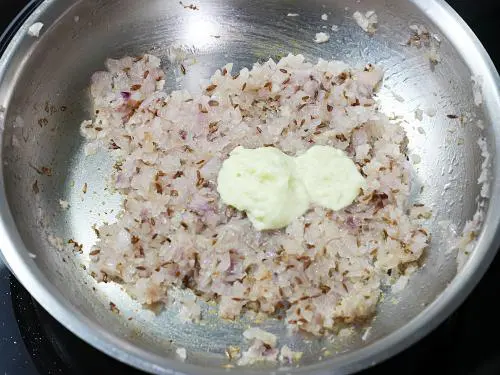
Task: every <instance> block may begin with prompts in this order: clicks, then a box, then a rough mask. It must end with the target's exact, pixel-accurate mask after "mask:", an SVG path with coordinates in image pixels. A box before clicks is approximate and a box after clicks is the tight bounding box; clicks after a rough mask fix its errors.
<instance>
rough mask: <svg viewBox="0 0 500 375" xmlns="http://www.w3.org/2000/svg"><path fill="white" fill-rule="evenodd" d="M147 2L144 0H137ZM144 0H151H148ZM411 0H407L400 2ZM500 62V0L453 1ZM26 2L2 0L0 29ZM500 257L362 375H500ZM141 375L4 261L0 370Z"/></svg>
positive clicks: (27, 374) (19, 374)
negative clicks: (443, 314)
mask: <svg viewBox="0 0 500 375" xmlns="http://www.w3.org/2000/svg"><path fill="white" fill-rule="evenodd" d="M136 1H144V0H136ZM146 1H147V0H146ZM401 1H406V0H401ZM448 2H449V3H450V5H452V7H453V8H455V10H456V11H457V12H458V13H459V14H460V15H461V16H462V17H463V18H464V19H465V21H466V22H467V23H468V24H469V26H471V28H472V29H473V30H474V32H475V33H476V34H477V36H478V37H479V39H480V40H481V42H482V43H483V45H484V46H485V48H486V49H487V50H488V52H489V54H490V56H491V57H492V59H493V61H494V62H495V65H496V67H497V69H498V68H499V67H500V41H499V39H498V38H499V30H500V18H499V15H500V2H497V0H489V1H487V0H477V1H473V0H449V1H448ZM26 4H27V1H26V0H0V33H1V30H3V29H4V28H5V27H6V26H7V25H8V23H10V21H11V20H12V19H13V18H14V17H15V16H16V14H17V13H18V12H19V11H20V10H21V9H22V8H23V7H24V6H25V5H26ZM499 292H500V258H499V257H497V259H496V260H495V261H494V262H493V264H492V266H491V268H490V270H489V271H488V272H487V274H486V276H485V277H484V278H483V280H482V281H481V282H480V284H479V286H478V287H477V288H476V289H475V290H474V292H473V293H472V295H471V296H470V297H469V298H468V299H467V301H466V302H465V303H464V304H463V306H461V307H460V308H459V309H458V310H457V312H455V313H454V314H453V315H452V316H451V317H450V318H449V319H447V320H446V321H445V322H444V323H443V324H442V325H441V326H440V327H439V328H438V329H437V330H435V331H434V332H433V333H431V334H430V335H429V336H427V337H426V338H424V339H423V340H421V341H420V342H419V343H417V344H416V345H414V346H413V347H411V348H410V349H408V350H406V351H404V352H403V353H401V354H399V355H397V356H396V357H394V358H392V359H390V360H388V361H387V362H385V363H382V364H381V365H378V366H376V367H374V368H372V369H369V370H367V371H364V372H363V373H362V375H378V374H386V375H387V374H402V375H411V374H419V375H420V374H423V373H428V372H429V371H430V372H434V373H437V374H454V375H462V374H463V375H469V374H473V375H482V374H485V375H497V374H498V375H500V343H499V339H498V338H499V335H500V324H499V319H498V316H499V314H498V312H497V310H496V309H495V306H496V304H497V299H498V297H500V293H499ZM110 371H111V373H113V372H114V371H116V373H122V375H128V374H139V372H137V371H135V370H132V369H130V368H129V367H127V366H125V365H122V364H119V363H117V362H115V361H113V360H112V359H110V358H108V357H107V356H105V355H103V354H101V353H100V352H97V351H96V350H94V349H93V348H91V347H89V346H88V345H86V344H85V343H83V342H82V341H81V340H79V339H77V338H76V337H75V336H74V335H72V334H71V333H69V332H68V331H67V330H66V329H65V328H63V327H62V326H61V325H59V324H58V323H57V322H56V321H55V320H54V319H53V318H51V317H50V316H49V315H48V314H47V313H46V312H45V311H44V310H43V309H42V308H41V307H40V306H39V305H38V304H36V303H35V302H34V301H33V300H32V298H31V297H30V296H29V294H28V293H27V292H26V290H25V289H24V288H22V287H21V286H20V284H19V283H18V282H17V281H16V280H15V279H14V277H13V276H11V275H10V273H9V272H8V270H7V269H6V267H5V266H4V265H3V264H2V263H1V261H0V375H1V374H5V375H36V374H89V373H92V372H95V373H96V374H103V373H108V372H110Z"/></svg>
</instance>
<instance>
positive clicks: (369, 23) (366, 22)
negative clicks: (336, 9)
mask: <svg viewBox="0 0 500 375" xmlns="http://www.w3.org/2000/svg"><path fill="white" fill-rule="evenodd" d="M352 17H353V18H354V20H355V21H356V23H357V24H358V26H359V27H361V28H362V29H363V30H364V31H365V32H367V33H368V34H374V33H375V32H376V31H377V25H378V16H377V13H375V11H373V10H369V11H368V12H366V13H364V14H363V13H361V12H359V11H356V12H354V14H353V15H352Z"/></svg>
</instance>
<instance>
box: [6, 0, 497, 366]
mask: <svg viewBox="0 0 500 375" xmlns="http://www.w3.org/2000/svg"><path fill="white" fill-rule="evenodd" d="M196 4H197V5H198V6H199V10H191V9H185V8H184V7H183V6H181V5H180V4H179V2H178V1H176V0H146V1H136V0H106V1H104V0H79V1H77V0H71V1H70V0H46V1H44V2H43V3H42V4H41V5H39V6H38V7H37V8H36V9H35V11H34V12H33V13H32V14H31V15H30V16H29V17H28V19H27V20H26V21H25V22H24V23H23V24H22V26H21V27H20V29H19V30H18V31H17V33H15V35H14V37H13V38H12V40H11V41H10V44H9V45H8V47H7V49H6V51H5V52H4V54H3V56H2V57H1V59H0V105H1V106H2V107H3V109H5V111H3V113H1V117H2V118H4V121H2V123H3V126H2V128H4V130H2V131H1V132H0V140H1V150H0V155H1V159H2V165H1V174H0V187H1V189H0V211H1V214H0V248H1V250H2V253H3V256H4V257H5V259H6V261H7V263H8V265H9V267H10V268H11V269H12V271H13V272H14V273H15V275H16V277H17V278H19V280H20V281H21V282H22V283H23V284H24V286H25V287H26V288H27V289H28V290H29V291H30V292H31V294H32V295H33V296H34V297H35V298H36V299H37V300H38V302H40V303H41V304H42V305H43V306H44V307H45V308H46V309H47V310H48V311H49V312H50V313H51V314H52V315H53V316H54V317H55V318H57V319H58V320H59V321H60V322H61V323H62V324H64V325H65V326H66V327H67V328H69V329H70V330H71V331H73V332H74V333H75V334H77V335H78V336H80V337H81V338H83V339H84V340H86V341H87V342H88V343H90V344H91V345H93V346H95V347H97V348H99V349H101V350H102V351H104V352H106V353H108V354H109V355H111V356H113V357H115V358H117V359H118V360H121V361H123V362H126V363H129V364H130V365H132V366H135V367H137V368H141V369H143V370H146V371H150V372H153V373H165V374H167V373H175V372H180V373H192V374H215V373H219V372H221V371H223V370H222V367H221V365H223V364H224V363H226V360H225V358H224V354H223V353H224V349H225V347H226V345H227V343H231V344H238V343H239V342H240V341H241V332H242V330H243V329H244V324H243V323H235V324H230V323H227V322H220V321H218V320H217V319H216V318H211V320H209V321H208V322H207V323H206V324H205V325H203V326H197V325H182V324H179V321H178V320H177V318H176V314H175V311H173V309H167V310H166V311H163V312H161V313H160V314H159V315H158V316H155V314H153V313H152V312H151V311H146V310H143V309H141V308H140V306H137V305H136V304H134V302H132V301H131V300H130V299H129V298H128V297H127V296H126V295H125V294H124V293H123V292H122V291H121V290H120V287H119V286H118V285H115V284H105V285H104V284H99V285H98V284H96V283H95V282H94V280H93V279H91V278H90V277H89V276H88V275H87V273H86V271H85V270H84V269H83V267H82V262H85V258H86V256H85V254H83V255H79V254H74V253H70V252H61V251H58V250H56V249H55V248H54V246H53V245H52V244H51V242H50V241H49V238H50V236H59V237H61V238H64V239H65V240H67V239H69V238H72V239H75V240H77V241H78V242H80V243H83V245H84V252H85V251H88V249H89V248H90V245H91V243H92V242H93V241H94V240H95V238H94V234H93V231H92V229H91V225H92V224H94V223H96V222H97V223H102V222H103V221H105V220H109V219H111V218H112V217H113V216H114V215H115V214H116V213H117V210H118V209H119V203H120V199H119V197H118V196H116V195H113V194H112V193H110V192H109V191H108V190H106V189H105V188H106V175H107V173H108V172H107V171H108V170H109V168H110V166H111V163H112V161H111V160H108V158H107V157H106V155H104V154H103V155H100V156H98V157H93V158H85V157H84V156H83V151H82V143H83V139H82V137H81V136H80V135H79V124H80V122H81V121H82V120H83V119H87V118H89V117H91V108H90V103H89V95H88V86H89V80H90V76H91V74H92V73H93V72H94V71H96V70H99V69H102V68H103V62H104V60H105V59H106V58H107V57H121V56H123V55H127V54H141V53H144V52H150V53H154V54H156V55H159V56H162V57H165V56H166V54H167V51H168V49H169V47H170V46H171V45H172V44H173V43H180V44H183V45H185V46H188V48H187V50H188V52H189V53H191V54H193V55H194V56H195V58H196V61H197V63H196V64H195V65H194V66H193V67H192V68H191V69H190V72H189V74H188V75H186V76H180V75H178V69H177V68H176V67H169V66H168V61H167V60H165V61H167V62H166V64H165V68H167V69H168V86H169V87H168V88H169V89H173V88H178V87H187V88H192V87H195V86H197V84H198V82H199V79H200V78H202V77H203V78H207V77H208V76H209V75H210V74H211V73H212V72H213V71H214V69H215V68H216V67H219V66H221V65H222V64H223V63H225V62H227V61H233V62H235V64H236V66H237V67H242V66H249V65H250V64H252V63H253V62H255V61H256V60H259V59H264V58H268V57H269V56H277V55H281V54H283V53H286V52H294V53H297V52H300V53H303V54H305V55H306V56H308V57H310V58H312V59H315V58H318V57H323V58H332V57H334V58H338V59H343V60H345V61H347V62H348V63H351V64H358V63H366V62H373V63H378V64H381V65H382V66H383V67H384V68H385V70H386V81H385V85H384V87H383V88H382V91H381V93H380V100H381V104H382V108H383V110H384V111H386V112H388V113H394V114H396V115H404V116H405V119H406V120H408V123H405V127H406V129H407V131H408V135H409V138H410V145H409V147H410V153H416V154H418V155H419V156H420V158H421V162H420V163H419V164H417V165H415V179H414V181H415V186H419V185H422V184H423V185H424V186H425V188H424V198H425V202H426V203H427V204H428V205H430V206H431V207H432V208H433V211H434V214H433V219H432V223H433V224H432V225H433V238H432V246H431V249H430V251H429V252H428V255H427V256H426V258H425V260H424V263H425V266H424V267H423V268H422V270H421V271H419V272H418V273H417V274H416V275H415V276H414V277H413V278H412V280H411V282H410V285H409V286H408V287H407V288H406V289H405V290H404V291H403V293H402V294H401V296H400V298H399V300H400V301H399V303H398V304H394V303H393V299H392V298H391V297H390V295H389V296H386V298H385V299H384V301H383V302H382V303H381V305H380V308H379V313H378V315H377V318H376V319H375V321H374V322H373V329H372V331H371V334H370V336H369V338H368V340H367V341H362V340H360V339H359V338H355V339H352V340H348V341H346V342H340V343H334V344H330V343H328V342H326V341H324V340H319V339H313V340H312V341H311V342H307V341H305V340H304V339H303V338H301V337H299V336H297V337H291V338H289V337H286V335H285V333H284V330H283V329H282V327H281V325H280V324H279V323H278V322H274V321H269V322H265V323H264V325H265V326H266V327H267V328H268V329H270V330H272V331H274V332H276V333H278V334H279V335H280V336H281V338H282V342H283V343H284V342H289V341H293V342H295V343H296V344H297V345H298V347H299V348H301V349H302V350H304V351H305V355H304V358H303V360H302V362H301V366H300V367H299V368H293V369H286V370H283V369H282V370H276V369H269V368H267V369H246V370H245V371H246V372H247V373H253V372H260V373H265V372H267V373H269V372H271V371H280V372H284V373H325V374H326V373H335V374H343V373H350V372H354V371H356V370H359V369H361V368H364V367H367V366H370V365H372V364H374V363H377V362H380V361H382V360H384V359H385V358H387V357H388V356H390V355H393V354H395V353H396V352H398V351H400V350H402V349H404V348H405V347H407V346H409V345H411V344H412V343H413V342H415V341H416V340H418V339H419V338H421V337H422V336H423V335H425V334H426V333H428V332H429V331H430V330H431V329H433V328H434V327H435V326H436V325H438V324H439V323H440V322H441V321H442V320H443V319H444V318H446V316H448V314H450V313H451V312H452V311H453V310H454V309H455V308H456V307H457V306H458V304H459V303H461V302H462V301H463V300H464V298H465V297H466V296H467V294H468V293H469V292H470V291H471V289H472V288H473V287H474V285H475V284H476V283H477V281H478V280H479V278H480V277H481V276H482V274H483V273H484V271H485V269H486V268H487V267H488V265H489V263H490V261H491V259H492V258H493V256H494V254H495V252H496V249H497V246H498V245H499V237H498V235H497V231H498V226H499V221H500V210H499V204H500V203H499V199H500V184H499V182H500V176H499V173H498V172H499V165H500V164H499V162H500V155H499V154H498V153H497V152H496V150H497V148H498V146H499V144H500V111H499V110H498V109H499V108H500V97H499V82H500V80H499V77H498V75H497V73H496V71H495V69H494V67H493V64H492V63H491V61H490V59H489V57H488V55H487V54H486V52H485V51H484V49H483V47H482V46H481V45H480V43H479V42H478V40H477V39H476V38H475V36H474V34H473V33H472V32H471V31H470V29H469V28H468V27H467V26H466V25H465V23H464V22H463V21H462V20H461V19H460V18H459V17H458V16H457V14H455V12H454V11H453V10H452V9H451V8H450V7H449V6H448V5H447V4H445V3H444V1H441V0H421V1H417V0H413V1H403V0H384V1H382V0H364V1H362V2H359V3H358V2H356V1H354V0H322V1H319V0H318V1H316V0H314V1H305V0H304V1H299V0H287V1H285V0H283V1H279V0H251V1H247V0H245V1H243V0H200V1H199V2H198V1H196ZM371 9H373V10H375V11H376V12H377V14H378V16H379V30H378V32H377V33H376V34H375V35H374V36H373V37H370V36H369V35H367V34H366V33H365V32H363V31H362V30H361V29H360V28H359V27H358V26H357V25H356V24H355V22H354V20H353V19H352V13H353V12H354V11H355V10H362V11H366V10H371ZM287 13H299V14H300V17H294V18H291V17H287ZM322 13H328V14H329V20H328V24H329V25H331V24H336V25H338V26H339V31H338V32H336V33H332V34H333V36H332V38H331V40H330V42H329V43H326V44H320V45H318V44H315V43H313V42H312V41H313V39H314V34H315V33H316V32H319V31H321V30H322V29H321V26H322V25H325V22H324V21H321V19H320V16H321V14H322ZM37 21H39V22H43V24H44V27H43V29H42V31H41V34H40V36H39V37H38V38H35V37H32V36H29V35H27V30H28V27H29V26H30V25H32V24H33V23H35V22H37ZM411 24H424V25H426V26H427V27H428V28H429V29H430V30H431V31H432V32H434V33H437V34H439V35H440V38H441V40H442V43H441V48H440V53H441V57H442V61H441V62H440V63H439V64H437V65H436V66H431V64H430V63H429V59H428V56H426V55H425V51H424V50H419V49H416V48H410V47H408V46H404V45H403V44H404V42H406V40H407V39H408V37H409V35H410V30H409V25H411ZM215 36H217V37H215ZM471 75H476V76H481V77H482V94H483V97H484V103H483V104H482V106H480V107H476V106H475V105H474V101H473V91H472V82H471ZM178 77H181V78H180V80H179V79H176V78H178ZM394 93H397V95H394ZM399 96H401V97H403V98H404V101H403V102H402V101H400V100H398V99H400V98H399ZM417 107H420V108H421V109H423V110H429V112H428V113H431V112H434V111H435V112H436V114H435V116H433V117H430V116H428V115H424V119H423V121H422V122H418V121H417V120H415V119H414V115H413V112H414V111H415V109H416V108H417ZM447 115H456V116H459V118H458V119H457V118H450V117H454V116H447ZM461 116H463V118H462V117H461ZM461 118H462V119H463V121H459V120H460V119H461ZM473 118H476V119H481V120H482V121H483V123H484V130H481V129H480V128H478V127H477V126H475V120H473ZM420 127H421V128H422V129H420ZM481 133H483V134H481ZM481 135H484V136H485V137H486V139H487V141H488V147H489V152H490V154H491V170H490V174H489V175H490V179H491V191H490V193H491V199H489V200H486V201H485V202H482V203H481V204H484V205H485V210H486V216H485V222H484V226H483V230H482V231H481V233H480V235H479V238H478V240H477V244H476V246H475V249H474V251H473V253H472V254H471V255H470V256H469V259H468V261H467V263H466V265H465V267H464V268H463V270H462V271H461V272H460V273H459V274H458V275H457V272H456V269H457V267H456V261H455V258H454V253H453V252H449V251H448V250H449V249H450V246H451V245H450V242H451V240H450V234H449V230H448V229H449V228H452V227H455V228H457V229H458V230H461V228H463V226H464V223H465V222H466V220H469V219H471V218H472V216H473V214H474V212H475V211H476V209H477V207H478V204H479V200H478V197H479V193H480V186H479V185H478V184H477V179H478V177H479V174H480V169H481V163H482V160H483V158H482V156H481V153H480V150H479V147H478V145H477V140H478V138H479V137H480V136H481ZM42 167H46V168H49V169H42ZM85 183H86V184H87V190H88V192H87V194H83V193H82V188H83V186H84V184H85ZM59 199H64V200H67V201H69V203H70V207H69V209H68V210H62V209H61V207H60V205H59V203H58V202H59ZM444 220H448V221H447V224H446V227H447V228H445V229H444V230H443V228H442V226H440V225H438V223H439V222H443V221H444ZM110 301H113V302H114V303H115V304H116V306H117V307H118V308H119V310H120V314H116V313H113V312H112V311H110V308H109V302H110ZM130 316H133V319H132V320H130V321H129V320H128V317H130ZM178 346H181V347H185V348H187V350H188V360H187V362H186V363H181V362H179V361H177V360H176V359H175V348H176V347H178ZM323 347H328V351H330V352H331V355H330V356H328V355H325V352H324V350H323V351H322V350H321V349H322V348H323ZM224 371H229V372H237V371H238V373H242V372H241V369H237V368H236V369H232V370H230V369H226V370H224Z"/></svg>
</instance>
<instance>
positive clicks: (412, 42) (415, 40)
mask: <svg viewBox="0 0 500 375" xmlns="http://www.w3.org/2000/svg"><path fill="white" fill-rule="evenodd" d="M410 30H411V32H412V34H411V35H410V38H409V39H408V41H407V42H406V45H408V46H412V47H416V48H419V49H420V48H422V47H424V48H426V49H427V50H428V53H427V54H428V58H429V61H430V62H431V63H432V64H433V65H436V64H438V63H439V62H440V61H441V55H440V53H439V48H440V46H441V39H440V38H439V36H438V35H437V34H432V33H431V32H430V31H429V30H428V29H427V27H425V26H424V25H411V26H410Z"/></svg>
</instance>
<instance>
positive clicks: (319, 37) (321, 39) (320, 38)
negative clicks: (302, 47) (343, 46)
mask: <svg viewBox="0 0 500 375" xmlns="http://www.w3.org/2000/svg"><path fill="white" fill-rule="evenodd" d="M329 40H330V35H328V34H327V33H323V32H320V33H316V36H315V37H314V43H326V42H328V41H329Z"/></svg>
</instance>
